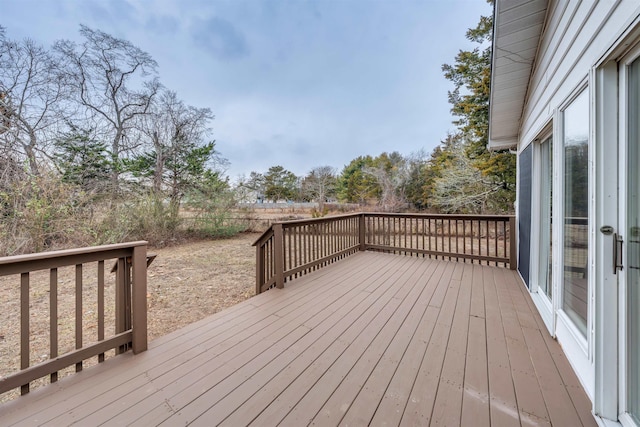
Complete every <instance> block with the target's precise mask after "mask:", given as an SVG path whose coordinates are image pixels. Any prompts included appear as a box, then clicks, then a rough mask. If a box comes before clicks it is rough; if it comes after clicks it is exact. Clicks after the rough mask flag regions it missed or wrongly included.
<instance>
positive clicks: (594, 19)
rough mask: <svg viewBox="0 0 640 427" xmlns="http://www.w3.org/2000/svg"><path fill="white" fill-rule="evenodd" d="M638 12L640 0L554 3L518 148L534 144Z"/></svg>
mask: <svg viewBox="0 0 640 427" xmlns="http://www.w3.org/2000/svg"><path fill="white" fill-rule="evenodd" d="M639 11H640V3H639V2H638V0H622V1H613V0H608V1H606V0H603V1H575V0H573V1H568V0H564V1H551V2H550V3H549V7H548V9H547V18H546V23H545V29H544V33H543V35H542V40H541V42H540V47H539V50H538V55H537V58H536V63H535V64H534V70H533V73H532V76H531V79H530V82H529V88H528V93H527V100H526V103H525V108H524V111H523V114H522V119H521V126H520V138H519V148H520V149H522V148H524V146H525V145H527V144H529V143H530V142H531V141H533V140H534V139H535V138H536V137H537V136H538V134H539V132H540V131H541V130H542V128H543V127H544V126H545V125H546V124H547V123H548V122H549V120H550V119H551V118H552V116H553V113H554V109H556V108H558V107H560V106H561V105H562V104H563V103H564V102H566V101H567V100H568V98H569V97H570V96H571V94H572V93H573V92H574V91H575V90H576V89H577V88H578V87H579V86H580V85H581V83H582V82H585V81H586V80H587V78H588V75H589V71H590V70H591V68H592V67H593V66H595V65H596V64H597V63H598V61H599V60H600V59H601V58H602V56H603V55H604V54H605V53H606V52H607V50H608V49H609V48H610V47H611V46H612V45H613V44H614V43H615V41H616V39H618V38H619V37H620V35H621V34H622V33H623V32H624V30H625V29H626V28H627V27H628V26H629V25H630V23H631V21H632V20H633V19H632V18H633V17H635V16H637V15H638V13H639Z"/></svg>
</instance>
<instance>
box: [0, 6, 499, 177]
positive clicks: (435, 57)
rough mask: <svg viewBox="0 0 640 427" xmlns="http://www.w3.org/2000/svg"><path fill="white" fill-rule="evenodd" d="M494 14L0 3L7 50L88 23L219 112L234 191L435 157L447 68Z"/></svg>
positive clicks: (188, 96) (482, 9) (216, 132)
mask: <svg viewBox="0 0 640 427" xmlns="http://www.w3.org/2000/svg"><path fill="white" fill-rule="evenodd" d="M489 14H491V7H490V6H489V5H488V4H487V3H486V1H485V0H466V1H462V0H421V1H417V0H228V1H221V0H214V1H212V0H181V1H178V0H174V1H172V0H163V1H150V0H100V1H99V0H0V25H2V26H4V27H5V28H6V31H7V36H8V37H9V38H12V39H21V38H23V37H30V38H32V39H34V40H36V41H39V42H41V43H43V44H44V45H47V46H50V45H51V44H52V43H53V42H54V41H55V40H57V39H61V38H65V39H71V40H79V35H78V29H79V25H80V24H81V23H82V24H85V25H88V26H89V27H91V28H97V29H100V30H102V31H105V32H107V33H110V34H112V35H114V36H117V37H120V38H124V39H127V40H129V41H130V42H132V43H133V44H134V45H136V46H138V47H140V48H142V49H143V50H145V51H147V52H148V53H150V54H151V56H152V57H153V58H154V59H155V60H156V61H158V64H159V72H160V80H161V82H162V83H163V84H164V85H165V86H166V87H168V88H169V89H171V90H174V91H176V92H177V93H178V96H179V97H180V98H182V99H183V100H184V101H185V102H186V103H188V104H190V105H194V106H197V107H209V108H211V110H212V111H213V113H214V115H215V120H214V122H213V123H212V127H213V138H214V139H215V140H216V148H217V150H218V151H219V152H220V153H221V155H222V156H223V157H225V158H227V159H228V160H229V162H230V165H229V167H228V169H227V174H228V175H229V176H230V177H231V179H235V178H237V176H238V175H239V174H241V173H245V174H247V175H248V174H249V172H251V171H257V172H266V170H267V169H268V168H269V167H270V166H274V165H282V166H284V167H285V168H286V169H289V170H291V171H293V172H294V173H296V174H297V175H304V174H306V173H307V172H308V171H309V170H310V169H311V168H313V167H315V166H323V165H329V166H333V167H335V168H336V169H337V170H338V171H340V170H341V169H342V168H343V167H344V166H345V165H346V164H347V163H349V161H351V160H352V159H354V158H355V157H357V156H360V155H366V154H370V155H372V156H377V155H378V154H380V153H382V152H385V151H387V152H390V151H396V150H397V151H399V152H401V153H402V154H405V155H408V154H410V153H412V152H416V151H418V150H421V149H424V150H425V151H426V152H427V153H429V152H431V150H432V149H433V148H434V147H435V146H436V145H437V144H438V143H439V142H440V141H441V140H442V139H444V137H445V136H446V134H447V132H448V131H450V130H453V129H454V126H453V125H452V124H451V121H452V120H453V118H452V116H451V114H450V105H449V104H448V102H447V91H448V90H451V89H452V85H451V83H450V82H449V81H447V80H446V79H445V78H444V77H443V74H442V71H441V65H442V64H443V63H453V62H454V58H455V55H456V54H457V52H458V51H459V50H460V49H469V48H472V47H473V45H472V44H471V43H470V42H468V41H467V40H466V39H465V37H464V35H465V31H466V30H467V28H469V27H473V26H475V25H476V24H477V22H478V19H479V17H480V15H489Z"/></svg>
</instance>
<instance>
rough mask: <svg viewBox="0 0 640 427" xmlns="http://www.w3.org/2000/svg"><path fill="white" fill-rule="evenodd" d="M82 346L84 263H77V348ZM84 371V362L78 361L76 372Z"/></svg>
mask: <svg viewBox="0 0 640 427" xmlns="http://www.w3.org/2000/svg"><path fill="white" fill-rule="evenodd" d="M81 348H82V264H76V349H81ZM80 371H82V362H78V363H76V372H80Z"/></svg>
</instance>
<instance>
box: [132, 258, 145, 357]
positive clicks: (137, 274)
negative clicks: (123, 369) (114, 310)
mask: <svg viewBox="0 0 640 427" xmlns="http://www.w3.org/2000/svg"><path fill="white" fill-rule="evenodd" d="M131 258H132V259H131V262H132V270H133V271H132V276H133V277H132V279H133V280H132V282H133V289H132V295H131V300H132V307H131V308H132V311H133V313H132V319H131V320H132V325H131V327H132V334H133V336H132V338H131V340H132V347H133V354H138V353H140V352H143V351H145V350H147V246H146V245H144V246H135V247H134V248H133V256H132V257H131Z"/></svg>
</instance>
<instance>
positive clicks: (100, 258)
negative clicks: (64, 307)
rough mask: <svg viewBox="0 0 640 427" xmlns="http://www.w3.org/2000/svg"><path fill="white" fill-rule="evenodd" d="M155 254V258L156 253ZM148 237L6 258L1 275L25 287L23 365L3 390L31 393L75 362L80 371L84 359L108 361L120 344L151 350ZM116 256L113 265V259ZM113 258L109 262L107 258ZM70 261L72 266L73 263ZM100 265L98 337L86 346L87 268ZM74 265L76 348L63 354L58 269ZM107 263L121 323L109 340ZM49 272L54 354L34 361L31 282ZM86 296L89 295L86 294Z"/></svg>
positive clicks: (0, 262) (1, 381) (1, 383)
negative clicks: (33, 385) (41, 381)
mask: <svg viewBox="0 0 640 427" xmlns="http://www.w3.org/2000/svg"><path fill="white" fill-rule="evenodd" d="M151 259H152V258H151ZM151 259H149V258H148V257H147V242H143V241H140V242H131V243H122V244H115V245H104V246H96V247H90V248H83V249H70V250H62V251H53V252H43V253H38V254H30V255H19V256H11V257H4V258H0V277H1V276H15V278H16V282H17V284H19V286H20V370H19V371H18V372H16V373H13V374H9V375H8V376H5V377H2V378H0V394H2V393H4V392H7V391H10V390H12V389H15V388H18V387H20V390H21V393H22V394H25V393H28V392H29V383H30V382H31V381H34V380H36V379H39V378H42V377H46V376H50V381H51V382H55V381H57V379H58V371H60V370H62V369H64V368H66V367H69V366H73V365H75V370H76V372H79V371H81V370H82V366H83V361H85V360H87V359H89V358H91V357H94V356H97V357H98V362H103V361H104V354H105V352H106V351H108V350H112V349H115V350H116V354H119V353H122V352H124V351H126V350H127V349H128V348H132V349H133V352H134V353H140V352H142V351H145V350H146V349H147V265H148V264H147V263H148V262H150V260H151ZM110 260H113V267H112V265H111V261H110ZM106 262H109V264H108V265H107V266H105V263H106ZM69 266H70V267H69ZM88 266H90V267H91V270H92V271H93V269H94V268H95V270H96V277H95V278H94V279H92V280H95V281H96V282H97V286H96V289H97V295H95V298H97V313H96V315H97V326H96V336H95V337H93V339H92V341H95V342H94V343H93V344H90V345H83V335H84V336H85V337H86V332H85V331H83V319H84V318H85V315H86V313H84V310H83V303H86V301H83V293H85V292H84V291H83V281H84V280H86V279H83V276H84V275H83V270H85V273H86V270H88V268H87V267H88ZM61 267H67V268H72V269H74V271H73V273H72V274H73V276H74V282H75V283H74V286H75V302H74V304H75V310H74V311H75V315H74V317H75V319H74V323H75V325H74V329H75V349H74V350H72V351H69V352H67V353H65V354H62V355H61V354H58V344H59V337H58V328H59V326H58V323H59V319H58V307H59V302H58V293H59V292H58V285H59V280H58V269H59V268H61ZM105 268H107V269H108V270H109V271H107V277H108V275H109V274H110V273H114V274H113V276H114V279H113V280H114V282H115V292H114V293H115V301H114V305H115V307H114V310H115V315H114V317H115V325H114V329H113V330H114V332H115V333H114V335H113V336H111V337H109V338H106V339H105ZM43 270H44V273H45V274H46V273H47V272H48V282H49V284H48V294H49V304H48V305H49V316H48V317H49V355H48V357H49V359H48V360H46V361H44V362H42V363H38V364H34V365H31V363H30V360H31V356H32V355H31V353H32V352H31V351H30V350H31V349H30V342H31V340H32V338H33V337H32V336H31V333H30V332H31V331H30V329H31V328H30V319H31V317H32V316H33V315H34V314H35V313H31V312H30V305H31V302H30V294H31V293H30V288H31V286H30V284H31V277H32V276H33V273H36V274H42V271H43ZM85 297H86V295H85Z"/></svg>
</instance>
